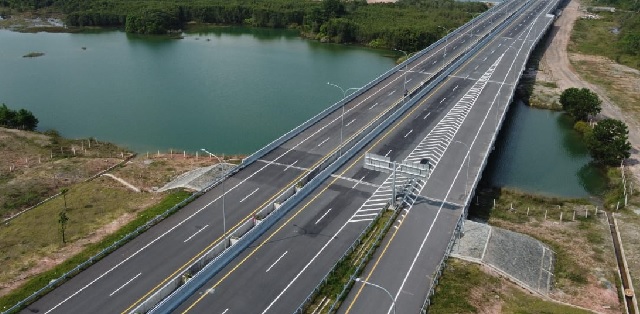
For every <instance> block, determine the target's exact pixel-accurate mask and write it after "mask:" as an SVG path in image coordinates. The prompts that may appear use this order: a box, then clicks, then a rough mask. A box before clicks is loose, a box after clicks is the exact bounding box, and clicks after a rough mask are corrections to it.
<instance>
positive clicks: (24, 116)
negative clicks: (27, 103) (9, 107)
mask: <svg viewBox="0 0 640 314" xmlns="http://www.w3.org/2000/svg"><path fill="white" fill-rule="evenodd" d="M38 122H40V121H38V118H36V117H35V116H34V115H33V113H31V111H29V110H27V109H20V110H18V112H17V113H16V115H15V126H16V127H17V128H19V129H22V130H28V131H33V130H35V129H36V127H37V126H38Z"/></svg>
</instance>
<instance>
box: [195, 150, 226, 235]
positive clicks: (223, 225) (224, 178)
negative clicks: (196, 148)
mask: <svg viewBox="0 0 640 314" xmlns="http://www.w3.org/2000/svg"><path fill="white" fill-rule="evenodd" d="M200 150H202V151H203V152H205V153H207V154H209V156H213V157H216V159H218V163H220V164H222V163H223V162H222V160H221V159H220V158H219V157H218V156H216V155H215V154H212V153H210V152H208V151H207V150H206V149H204V148H201V149H200ZM223 166H224V165H223ZM226 176H227V173H226V171H225V172H223V173H222V230H223V233H222V234H223V235H224V234H225V233H227V218H226V214H225V212H224V194H225V192H224V181H225V180H226Z"/></svg>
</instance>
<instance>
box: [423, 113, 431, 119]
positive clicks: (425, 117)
mask: <svg viewBox="0 0 640 314" xmlns="http://www.w3.org/2000/svg"><path fill="white" fill-rule="evenodd" d="M430 114H431V112H429V113H427V114H426V115H425V116H424V118H422V120H426V119H427V117H428V116H429V115H430Z"/></svg>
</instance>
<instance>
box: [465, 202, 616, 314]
mask: <svg viewBox="0 0 640 314" xmlns="http://www.w3.org/2000/svg"><path fill="white" fill-rule="evenodd" d="M483 196H484V198H486V199H488V200H491V199H493V198H495V199H496V207H495V208H492V207H493V202H492V201H486V202H484V204H480V205H479V206H475V205H474V206H472V209H471V214H472V215H474V213H483V214H484V216H482V217H484V218H485V219H487V218H488V222H489V224H491V225H494V226H497V227H500V228H504V229H507V230H511V231H515V232H519V233H523V234H527V235H530V236H532V237H534V238H536V239H538V240H540V241H542V242H544V243H545V244H547V245H549V246H550V247H551V248H552V249H553V250H554V252H555V253H556V263H555V267H554V275H555V283H554V291H553V292H552V294H551V297H552V298H553V299H555V300H558V301H562V302H566V303H570V304H574V305H578V306H581V307H585V308H589V309H592V310H594V311H597V312H600V313H612V314H613V313H620V311H621V305H620V302H619V299H618V291H617V287H618V282H619V280H618V278H617V264H616V260H615V258H614V250H613V243H612V240H611V234H610V231H609V226H608V223H607V221H606V218H605V217H604V215H603V214H602V213H601V214H600V215H599V216H598V217H594V210H595V206H593V205H589V204H587V203H585V202H584V201H581V200H566V199H560V198H547V197H542V196H532V195H526V194H524V193H520V192H517V191H513V190H508V189H502V190H483V191H482V192H481V194H480V198H483ZM512 204H513V208H514V209H513V210H511V206H512ZM527 209H528V210H529V215H527ZM574 211H575V213H576V220H573V213H574ZM586 211H588V212H589V217H588V218H585V212H586ZM545 212H546V214H547V218H546V219H545ZM561 212H562V213H563V221H562V222H560V220H559V219H560V213H561Z"/></svg>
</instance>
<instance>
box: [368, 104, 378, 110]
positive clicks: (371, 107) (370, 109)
mask: <svg viewBox="0 0 640 314" xmlns="http://www.w3.org/2000/svg"><path fill="white" fill-rule="evenodd" d="M377 105H378V103H375V104H373V105H371V107H369V110H371V109H373V107H375V106H377Z"/></svg>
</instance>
